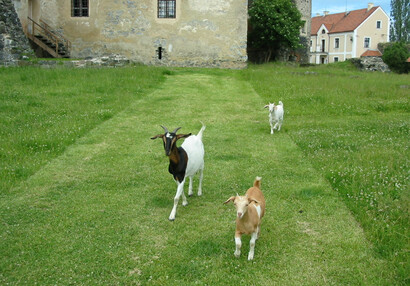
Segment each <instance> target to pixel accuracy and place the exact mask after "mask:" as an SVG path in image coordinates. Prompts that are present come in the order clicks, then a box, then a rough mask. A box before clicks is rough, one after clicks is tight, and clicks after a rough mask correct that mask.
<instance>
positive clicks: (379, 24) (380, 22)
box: [376, 21, 382, 29]
mask: <svg viewBox="0 0 410 286" xmlns="http://www.w3.org/2000/svg"><path fill="white" fill-rule="evenodd" d="M381 28H382V21H377V22H376V29H381Z"/></svg>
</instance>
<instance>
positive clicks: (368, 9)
mask: <svg viewBox="0 0 410 286" xmlns="http://www.w3.org/2000/svg"><path fill="white" fill-rule="evenodd" d="M373 6H374V4H373V3H371V2H369V3H368V4H367V12H369V11H370V9H372V8H373Z"/></svg>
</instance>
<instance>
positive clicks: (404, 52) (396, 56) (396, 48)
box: [383, 42, 410, 73]
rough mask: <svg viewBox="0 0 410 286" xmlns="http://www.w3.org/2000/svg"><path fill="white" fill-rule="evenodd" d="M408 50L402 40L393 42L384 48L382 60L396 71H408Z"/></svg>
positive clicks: (409, 53)
mask: <svg viewBox="0 0 410 286" xmlns="http://www.w3.org/2000/svg"><path fill="white" fill-rule="evenodd" d="M409 57H410V52H409V50H408V48H407V47H406V45H405V44H404V43H403V42H397V43H394V44H393V45H391V46H388V47H386V48H385V50H384V53H383V61H384V62H385V63H386V64H387V65H388V66H389V68H390V69H391V70H392V71H394V72H396V73H408V72H409V64H408V63H407V62H406V61H407V59H408V58H409Z"/></svg>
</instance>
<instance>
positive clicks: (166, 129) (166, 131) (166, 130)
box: [160, 125, 169, 133]
mask: <svg viewBox="0 0 410 286" xmlns="http://www.w3.org/2000/svg"><path fill="white" fill-rule="evenodd" d="M160 126H161V127H162V128H164V130H165V133H169V131H168V128H166V127H165V126H162V125H160Z"/></svg>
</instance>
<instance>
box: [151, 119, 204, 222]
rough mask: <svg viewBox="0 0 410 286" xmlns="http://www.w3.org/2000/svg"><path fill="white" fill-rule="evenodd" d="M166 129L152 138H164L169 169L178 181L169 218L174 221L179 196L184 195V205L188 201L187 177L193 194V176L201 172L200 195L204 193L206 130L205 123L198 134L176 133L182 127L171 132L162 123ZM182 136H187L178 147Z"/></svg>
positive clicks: (190, 192) (190, 193) (190, 191)
mask: <svg viewBox="0 0 410 286" xmlns="http://www.w3.org/2000/svg"><path fill="white" fill-rule="evenodd" d="M161 127H162V128H163V129H164V131H165V133H164V134H158V135H155V136H154V137H151V139H157V138H162V141H163V143H164V149H165V155H166V156H168V158H169V166H168V171H169V173H170V174H172V176H173V177H174V180H175V182H176V183H177V185H178V187H177V193H176V195H175V197H174V207H173V208H172V211H171V214H170V215H169V220H170V221H173V220H174V219H175V215H176V212H177V206H178V202H179V198H180V197H181V195H182V205H183V206H186V205H187V204H188V201H187V199H186V197H185V194H184V184H185V178H186V177H189V191H188V195H189V196H192V194H193V192H192V177H193V176H194V175H195V174H196V173H198V172H199V186H198V196H201V195H202V178H203V171H204V154H205V150H204V144H203V143H202V134H203V132H204V130H205V125H202V128H201V130H200V131H199V132H198V134H197V135H192V134H191V133H189V134H176V133H177V131H178V130H179V129H180V128H181V127H178V128H176V129H175V130H174V131H172V132H169V131H168V129H167V128H166V127H164V126H162V125H161ZM181 138H186V139H185V141H184V143H182V145H181V147H177V141H178V140H179V139H181Z"/></svg>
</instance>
